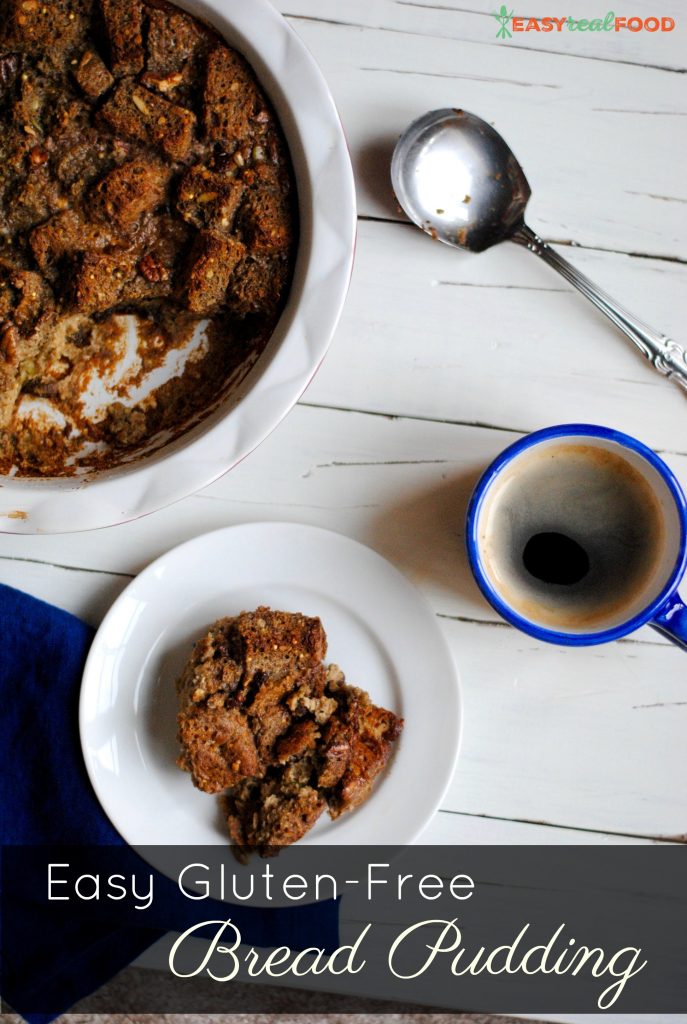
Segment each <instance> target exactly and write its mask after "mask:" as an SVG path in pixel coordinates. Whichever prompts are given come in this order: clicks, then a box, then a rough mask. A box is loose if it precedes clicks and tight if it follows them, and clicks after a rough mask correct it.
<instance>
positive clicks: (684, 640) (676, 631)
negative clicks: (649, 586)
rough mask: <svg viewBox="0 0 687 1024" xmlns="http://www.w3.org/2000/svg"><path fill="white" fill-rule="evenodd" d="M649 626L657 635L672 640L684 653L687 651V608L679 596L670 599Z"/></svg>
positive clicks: (674, 595) (675, 595)
mask: <svg viewBox="0 0 687 1024" xmlns="http://www.w3.org/2000/svg"><path fill="white" fill-rule="evenodd" d="M649 625H650V626H652V627H653V628H654V629H655V630H656V632H657V633H661V635H662V636H665V637H667V638H668V639H669V640H672V641H673V643H674V644H677V646H678V647H681V648H682V650H683V651H687V606H685V603H684V601H683V600H682V598H681V597H680V595H679V594H673V595H672V596H671V597H669V598H668V600H667V601H666V603H665V604H664V605H663V607H662V608H661V610H660V612H659V613H658V615H657V616H656V618H655V619H653V620H652V622H650V623H649Z"/></svg>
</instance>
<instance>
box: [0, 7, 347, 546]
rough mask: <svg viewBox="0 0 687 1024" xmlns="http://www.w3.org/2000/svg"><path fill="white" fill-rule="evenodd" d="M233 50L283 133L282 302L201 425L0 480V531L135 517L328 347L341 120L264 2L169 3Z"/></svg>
mask: <svg viewBox="0 0 687 1024" xmlns="http://www.w3.org/2000/svg"><path fill="white" fill-rule="evenodd" d="M177 3H178V6H179V7H182V8H184V9H185V10H187V11H189V12H190V13H191V14H194V15H197V16H199V17H201V18H203V19H204V20H205V21H206V22H208V23H210V24H211V25H213V26H214V27H215V29H216V30H217V31H218V32H219V33H220V34H221V35H223V36H224V37H225V38H226V40H227V42H228V43H229V44H230V45H233V46H235V47H236V48H237V49H238V50H240V52H241V53H243V54H245V56H246V57H247V58H248V60H249V61H250V63H251V64H252V66H253V68H254V69H255V71H256V73H257V76H258V78H259V79H260V82H261V84H262V86H263V88H264V89H265V91H266V92H267V94H268V95H269V97H270V99H271V101H272V103H273V105H274V107H275V109H276V111H277V114H278V116H279V118H280V121H281V124H282V128H283V129H284V132H285V134H286V137H287V141H288V144H289V149H290V151H291V156H292V159H293V163H294V169H295V173H296V180H297V185H298V197H299V212H300V227H301V240H300V246H299V255H298V262H297V266H296V272H295V279H294V283H293V288H292V291H291V298H290V300H289V304H288V306H287V308H286V310H285V311H284V314H283V316H282V318H281V321H280V323H279V325H278V327H277V329H276V331H275V334H274V336H273V338H272V340H271V342H270V344H269V346H268V348H267V351H266V352H265V353H264V354H263V356H262V357H261V358H260V359H259V360H258V362H257V364H256V366H255V367H254V368H253V370H252V371H251V372H250V373H249V374H248V375H247V377H246V379H245V380H244V381H243V382H242V384H241V385H240V386H239V387H238V388H237V389H236V390H235V391H234V392H233V393H232V394H231V395H230V396H229V397H228V398H227V399H226V401H225V402H223V403H222V404H221V405H220V406H219V408H218V409H217V410H216V411H215V412H213V413H211V414H210V415H209V416H208V417H207V418H206V419H205V420H204V421H203V422H202V423H200V424H199V425H198V426H196V427H193V428H192V429H190V430H189V431H187V432H186V433H185V434H184V435H183V436H182V437H180V438H179V439H177V440H176V441H174V442H172V443H170V444H169V445H167V446H166V447H164V448H162V449H161V450H160V451H158V452H157V453H155V454H152V455H149V456H146V457H143V458H141V459H140V460H139V461H138V462H135V463H133V464H132V465H131V466H126V467H121V468H119V469H116V470H113V471H111V472H106V473H96V474H92V475H91V476H90V477H87V478H75V479H71V480H69V479H67V480H37V481H31V480H26V479H24V480H17V479H12V478H8V477H4V478H3V477H0V531H2V532H6V533H69V532H73V531H77V530H91V529H96V528H99V527H104V526H112V525H114V524H117V523H122V522H126V521H128V520H131V519H136V518H138V517H139V516H143V515H146V514H148V513H150V512H154V511H155V510H157V509H159V508H163V507H164V506H166V505H170V504H171V503H172V502H174V501H178V500H179V499H181V498H184V497H186V496H187V495H189V494H192V493H194V492H195V491H198V490H200V489H201V488H202V487H205V486H207V485H208V484H210V483H212V481H213V480H216V479H217V478H218V477H220V476H222V475H223V474H224V473H226V472H227V470H229V469H231V468H232V467H233V466H235V465H236V464H237V463H238V462H240V460H241V459H243V458H244V457H245V456H246V455H247V454H248V453H249V452H251V451H252V450H253V449H254V448H255V447H257V445H258V444H260V443H261V442H262V441H263V440H264V439H265V438H266V437H267V435H268V434H269V433H270V432H271V431H272V430H273V429H274V428H275V427H276V426H277V424H278V423H279V422H280V421H281V420H282V419H283V418H284V416H285V415H286V414H287V412H288V411H289V410H290V409H291V408H292V406H293V405H294V404H295V402H296V401H297V400H298V399H299V398H300V396H301V395H302V393H303V391H304V390H305V389H306V387H307V385H308V384H309V382H310V380H311V379H312V377H313V376H314V374H315V372H316V370H317V368H318V366H319V365H320V363H321V361H322V359H323V358H324V355H325V353H326V351H327V348H328V347H329V344H330V341H331V338H332V335H333V333H334V329H335V327H336V325H337V323H338V320H339V317H340V315H341V311H342V308H343V303H344V299H345V297H346V293H347V290H348V285H349V282H350V276H351V267H352V262H353V249H354V244H355V231H356V202H355V186H354V182H353V172H352V168H351V161H350V156H349V153H348V149H347V146H346V140H345V137H344V133H343V129H342V127H341V121H340V120H339V116H338V114H337V111H336V107H335V106H334V101H333V100H332V97H331V94H330V92H329V89H328V87H327V84H326V82H325V80H324V78H323V76H322V74H321V72H320V70H319V68H318V67H317V64H316V63H315V61H314V59H313V58H312V56H311V55H310V53H309V52H308V50H307V49H306V47H305V46H304V44H303V43H302V42H301V40H300V39H299V37H298V36H297V35H296V33H295V32H294V31H293V30H292V29H291V28H290V26H289V25H288V24H287V22H286V21H285V20H284V18H282V16H281V15H280V14H279V13H278V12H277V11H276V10H275V9H274V7H272V5H271V4H270V3H269V2H268V0H250V3H247V2H246V0H177Z"/></svg>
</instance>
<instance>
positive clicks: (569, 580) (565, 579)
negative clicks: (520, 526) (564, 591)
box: [522, 533, 589, 587]
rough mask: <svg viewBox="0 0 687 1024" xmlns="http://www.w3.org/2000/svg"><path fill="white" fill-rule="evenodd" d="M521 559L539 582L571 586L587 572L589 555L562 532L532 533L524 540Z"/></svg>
mask: <svg viewBox="0 0 687 1024" xmlns="http://www.w3.org/2000/svg"><path fill="white" fill-rule="evenodd" d="M522 560H523V563H524V566H525V568H526V569H527V571H528V573H529V574H530V576H534V578H535V579H536V580H541V581H542V583H558V584H560V585H562V586H568V587H571V586H572V585H573V584H574V583H579V582H580V581H581V580H583V579H584V578H585V576H586V575H587V573H588V572H589V555H588V554H587V552H586V551H585V550H584V548H583V547H582V545H581V544H578V543H577V541H575V540H573V539H572V538H571V537H566V535H565V534H564V533H535V534H534V536H533V537H530V539H529V540H528V541H527V544H525V550H524V551H523V553H522Z"/></svg>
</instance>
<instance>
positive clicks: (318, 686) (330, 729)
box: [177, 608, 403, 858]
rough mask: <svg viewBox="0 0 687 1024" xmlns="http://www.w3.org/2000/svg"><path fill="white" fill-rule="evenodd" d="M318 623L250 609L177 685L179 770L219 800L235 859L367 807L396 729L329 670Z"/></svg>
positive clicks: (221, 625)
mask: <svg viewBox="0 0 687 1024" xmlns="http://www.w3.org/2000/svg"><path fill="white" fill-rule="evenodd" d="M326 653H327V638H326V635H325V632H324V628H323V626H322V623H321V622H320V620H319V619H315V618H307V617H306V616H304V615H299V614H291V613H287V612H279V611H272V610H271V609H269V608H258V609H257V610H256V611H254V612H244V613H243V614H241V615H238V616H236V617H235V618H226V619H220V620H219V622H216V623H215V624H214V625H213V626H212V628H211V629H210V630H209V631H208V633H206V634H205V636H203V637H202V638H201V639H200V640H199V641H198V642H197V644H196V645H195V648H194V651H193V654H192V656H191V659H190V660H189V662H188V664H187V665H186V668H185V669H184V672H183V673H182V675H181V677H180V678H179V680H178V682H177V694H178V698H179V715H178V723H179V742H180V745H181V754H180V757H179V760H178V762H177V763H178V765H179V767H180V768H182V769H183V770H184V771H187V772H190V774H191V777H192V779H193V782H194V784H195V785H196V786H197V787H198V788H199V789H201V790H202V791H203V792H205V793H221V794H223V799H224V804H225V808H226V815H227V825H228V830H229V836H230V838H231V840H232V843H233V845H234V847H235V851H236V852H237V855H238V856H239V857H240V858H245V857H246V856H247V854H248V853H249V852H250V851H257V852H259V853H260V854H261V855H262V856H263V857H264V856H270V855H272V854H274V853H276V852H278V851H279V848H280V847H282V846H288V845H289V844H291V843H295V842H296V841H297V840H298V839H300V838H302V836H304V835H305V833H306V832H307V831H308V830H309V829H310V828H312V826H313V825H314V824H315V822H316V821H317V819H318V818H319V817H320V815H322V814H323V813H324V811H328V813H329V815H330V817H332V818H338V817H339V816H340V815H341V814H344V813H345V812H346V811H350V810H352V809H353V808H355V807H358V806H359V805H360V804H362V803H363V801H364V800H366V799H367V797H368V796H369V794H370V792H371V790H372V786H373V783H374V781H375V779H376V778H377V776H378V775H379V774H380V772H381V771H382V770H383V769H384V767H385V766H386V764H387V762H388V760H389V758H390V756H391V753H392V750H393V745H394V743H395V741H396V740H397V739H398V737H399V736H400V734H401V730H402V728H403V720H402V719H400V718H398V717H397V716H396V715H395V714H393V713H392V712H391V711H386V710H385V709H384V708H380V707H377V706H376V705H375V704H373V703H372V701H371V700H370V697H369V696H368V694H367V693H365V692H364V691H363V690H359V689H356V688H355V687H353V686H349V685H348V684H347V683H346V681H345V678H344V675H343V672H342V671H341V670H340V669H339V668H338V667H337V666H335V665H328V666H327V665H325V663H324V658H325V656H326Z"/></svg>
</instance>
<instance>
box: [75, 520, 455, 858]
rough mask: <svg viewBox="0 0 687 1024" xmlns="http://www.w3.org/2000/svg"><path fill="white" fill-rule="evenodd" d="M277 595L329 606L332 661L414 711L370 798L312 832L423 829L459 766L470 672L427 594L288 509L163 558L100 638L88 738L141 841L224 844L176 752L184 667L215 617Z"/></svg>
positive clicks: (343, 835)
mask: <svg viewBox="0 0 687 1024" xmlns="http://www.w3.org/2000/svg"><path fill="white" fill-rule="evenodd" d="M261 604H267V605H269V606H271V607H272V608H275V609H280V610H283V611H294V612H295V611H300V612H304V613H306V614H308V615H317V616H319V617H320V618H321V619H322V622H323V625H324V627H325V630H326V632H327V636H328V639H329V651H328V655H327V659H328V661H332V662H335V663H337V664H339V665H340V666H341V667H342V668H343V670H344V672H345V673H346V677H347V679H348V681H349V682H351V683H352V684H354V685H359V686H361V687H362V688H364V689H366V690H368V691H369V693H370V695H371V697H372V698H373V700H374V701H375V702H377V703H379V704H381V705H383V706H385V707H388V708H389V709H391V710H392V711H394V712H396V713H397V714H400V715H402V716H403V717H404V718H405V728H404V731H403V733H402V736H401V739H400V741H399V743H398V746H397V748H396V751H395V754H394V756H393V758H392V760H391V762H390V764H389V765H388V766H387V769H386V771H385V773H384V774H383V775H382V777H381V778H380V779H379V781H378V783H377V785H376V787H375V789H374V791H373V793H372V796H371V797H370V799H369V800H368V801H367V802H366V803H365V804H364V805H363V806H362V807H360V808H358V809H357V810H356V811H353V812H352V813H350V814H348V815H344V816H343V817H341V818H340V819H338V820H337V821H336V822H333V821H331V819H329V817H328V816H326V815H324V816H323V817H322V818H321V819H320V821H319V822H318V824H317V825H316V826H315V828H314V829H313V830H312V831H311V832H310V833H309V834H308V835H307V836H306V837H305V838H304V839H303V840H302V841H301V842H303V843H310V844H316V845H320V844H327V843H336V844H341V845H358V844H360V845H366V844H373V843H377V844H390V845H396V844H398V845H405V844H409V843H412V842H413V841H414V840H415V839H416V838H417V837H418V836H419V834H420V833H421V831H422V829H423V828H424V826H425V825H426V824H427V823H428V822H429V820H430V819H431V817H432V816H433V814H434V813H435V811H436V810H437V809H438V807H439V804H440V801H441V799H442V797H443V795H444V792H445V790H446V787H447V786H448V784H449V782H450V780H451V777H452V775H453V771H454V767H455V762H456V758H457V756H458V746H459V741H460V724H461V714H460V701H459V691H458V680H457V676H456V670H455V666H454V663H453V659H452V657H451V653H450V651H449V649H448V647H447V645H446V642H445V640H444V637H443V634H442V633H441V630H440V628H439V624H438V622H437V620H436V617H435V615H434V614H433V612H432V610H431V609H430V607H429V605H427V604H426V603H425V600H424V598H423V597H422V596H421V595H420V594H419V593H418V592H417V591H416V590H415V588H414V587H413V586H412V585H411V584H410V583H409V582H408V581H407V580H406V578H405V577H404V576H402V575H401V574H400V573H399V572H398V571H397V570H396V569H394V568H393V566H391V565H390V564H389V563H388V562H386V561H385V560H384V559H383V558H381V557H380V556H379V555H377V554H375V552H373V551H371V550H369V548H366V547H363V546H362V545H360V544H358V543H356V542H355V541H352V540H350V539H348V538H347V537H342V536H340V535H339V534H336V533H330V532H329V531H326V530H320V529H315V528H313V527H309V526H300V525H294V524H284V523H258V524H250V525H245V526H237V527H231V528H229V529H226V530H220V531H219V532H217V533H211V534H207V535H205V536H203V537H199V538H197V539H196V540H192V541H190V542H188V543H186V544H183V545H182V546H181V547H178V548H176V549H175V550H174V551H172V552H170V553H169V554H167V555H164V556H163V557H162V558H160V559H159V560H158V561H157V562H155V563H153V565H151V566H150V567H149V568H148V569H146V570H145V572H143V573H142V574H141V575H140V576H138V577H137V579H136V580H134V582H133V583H132V584H131V585H130V586H129V587H128V588H127V589H126V590H125V591H124V593H123V594H122V595H121V597H120V598H119V600H118V601H117V602H116V603H115V604H114V606H113V607H112V609H111V611H110V612H109V614H108V615H107V617H106V619H105V621H104V622H103V624H102V626H101V628H100V630H99V632H98V635H97V636H96V638H95V641H94V644H93V647H92V650H91V652H90V655H89V658H88V662H87V664H86V669H85V673H84V680H83V686H82V690H81V705H80V728H81V743H82V747H83V752H84V757H85V760H86V765H87V768H88V772H89V775H90V778H91V781H92V783H93V786H94V788H95V791H96V793H97V795H98V798H99V799H100V802H101V804H102V806H103V808H104V810H105V812H106V814H107V815H108V817H109V818H110V820H111V822H112V823H113V825H114V826H115V828H117V829H118V831H119V832H120V833H121V835H122V836H123V837H124V838H125V839H126V840H127V842H128V843H130V844H131V845H138V846H143V845H166V846H173V845H175V844H180V843H184V844H193V845H196V844H198V845H201V844H202V845H216V844H223V845H224V844H227V842H228V837H227V833H226V826H225V824H224V822H223V821H222V816H221V814H220V809H219V798H218V797H216V796H209V795H207V794H205V793H201V792H199V791H198V790H196V789H195V788H194V786H193V784H192V782H191V778H190V776H189V775H187V774H186V773H185V772H181V771H180V770H179V769H178V768H177V767H176V765H175V759H176V756H177V754H178V746H177V741H176V693H175V685H174V684H175V680H176V678H177V676H178V675H179V674H180V672H181V669H182V667H183V665H184V663H185V661H186V659H187V658H188V657H189V654H190V653H191V649H192V645H193V642H194V641H195V640H196V639H197V638H198V637H199V636H201V635H202V633H203V632H204V631H205V630H206V629H207V628H208V627H209V626H210V625H211V623H212V622H214V621H215V620H216V619H218V618H220V617H222V616H224V615H234V614H238V613H239V612H241V611H243V610H252V609H253V608H256V607H258V606H259V605H261Z"/></svg>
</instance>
